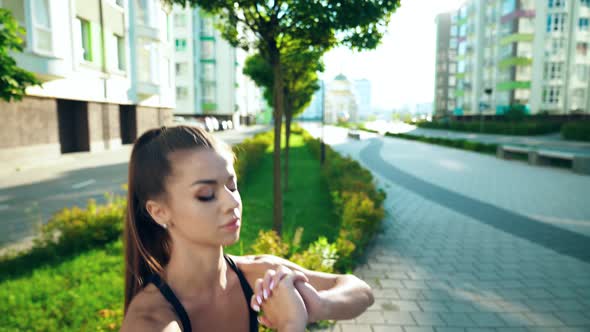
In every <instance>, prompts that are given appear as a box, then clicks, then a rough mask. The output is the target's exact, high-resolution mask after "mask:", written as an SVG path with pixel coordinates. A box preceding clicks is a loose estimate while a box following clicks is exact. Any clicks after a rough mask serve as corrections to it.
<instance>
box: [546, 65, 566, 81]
mask: <svg viewBox="0 0 590 332" xmlns="http://www.w3.org/2000/svg"><path fill="white" fill-rule="evenodd" d="M562 67H563V63H561V62H549V63H546V64H545V72H544V75H545V76H544V77H545V79H546V80H555V79H561V72H562Z"/></svg>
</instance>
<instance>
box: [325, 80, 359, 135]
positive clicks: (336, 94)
mask: <svg viewBox="0 0 590 332" xmlns="http://www.w3.org/2000/svg"><path fill="white" fill-rule="evenodd" d="M325 112H326V113H325V114H324V116H325V118H324V121H325V122H326V123H337V122H338V121H350V122H357V121H358V104H357V99H356V94H355V91H354V86H353V85H352V83H351V82H350V81H349V80H348V79H347V78H346V76H344V75H343V74H339V75H338V76H336V77H335V78H334V81H332V82H331V83H330V84H329V85H328V86H327V89H326V100H325Z"/></svg>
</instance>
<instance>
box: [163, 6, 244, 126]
mask: <svg viewBox="0 0 590 332" xmlns="http://www.w3.org/2000/svg"><path fill="white" fill-rule="evenodd" d="M173 13H174V46H175V52H174V56H175V59H174V61H175V64H174V65H175V72H176V109H175V111H174V113H176V114H211V115H227V116H232V115H233V114H234V113H235V112H236V104H237V103H236V85H237V77H236V66H237V58H236V50H235V48H234V47H232V46H231V45H230V44H229V43H228V42H227V41H225V40H224V39H223V38H222V37H221V34H220V32H219V31H217V30H216V29H215V28H214V26H213V25H214V21H215V17H214V16H212V15H210V14H207V13H205V12H203V11H202V10H201V9H199V8H194V9H193V8H191V7H186V8H182V7H180V6H178V5H175V6H174V9H173Z"/></svg>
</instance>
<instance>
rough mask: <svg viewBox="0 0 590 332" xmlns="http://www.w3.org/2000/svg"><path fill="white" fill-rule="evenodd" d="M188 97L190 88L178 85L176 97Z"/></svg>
mask: <svg viewBox="0 0 590 332" xmlns="http://www.w3.org/2000/svg"><path fill="white" fill-rule="evenodd" d="M187 97H188V88H187V87H186V86H177V87H176V99H186V98H187Z"/></svg>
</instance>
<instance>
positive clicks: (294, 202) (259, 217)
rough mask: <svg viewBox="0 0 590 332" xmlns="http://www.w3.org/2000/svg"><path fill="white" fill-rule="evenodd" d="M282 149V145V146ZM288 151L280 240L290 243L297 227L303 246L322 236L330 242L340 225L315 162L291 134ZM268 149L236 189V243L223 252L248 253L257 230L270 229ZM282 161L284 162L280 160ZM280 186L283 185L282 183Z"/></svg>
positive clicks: (304, 147)
mask: <svg viewBox="0 0 590 332" xmlns="http://www.w3.org/2000/svg"><path fill="white" fill-rule="evenodd" d="M282 145H283V147H284V142H283V144H282ZM290 145H291V148H290V149H289V188H288V189H289V190H288V191H287V192H286V193H284V196H283V201H284V205H283V207H284V208H283V235H284V236H283V238H284V239H286V240H290V239H291V237H292V235H293V233H294V232H295V230H296V229H297V227H303V228H304V231H303V236H302V239H301V243H302V245H303V246H305V245H307V244H309V243H311V242H313V241H315V240H316V239H317V238H318V236H320V235H321V236H325V237H326V238H328V240H330V241H333V240H334V239H335V238H336V236H337V235H338V230H339V226H340V221H339V219H338V217H337V216H336V214H335V213H334V209H333V205H332V199H331V197H330V193H329V192H328V190H327V186H326V185H325V183H322V180H321V178H320V164H319V161H318V160H317V159H316V158H314V157H313V155H312V154H311V153H310V152H309V150H308V149H307V147H306V146H305V144H304V142H303V137H302V136H301V135H295V134H291V140H290ZM272 151H273V149H272V147H271V148H270V149H269V150H268V151H267V153H266V154H265V155H264V157H263V160H262V162H261V163H260V167H259V168H258V169H256V171H255V173H253V174H252V177H251V178H250V179H251V181H249V182H248V183H247V184H245V185H244V186H242V187H241V188H240V194H241V196H242V201H243V206H244V207H243V212H242V220H243V221H244V222H243V226H242V232H241V235H240V237H241V239H240V242H239V243H237V244H235V245H233V246H231V247H228V248H227V252H229V253H235V254H239V253H240V246H241V247H242V248H243V250H244V253H247V252H248V249H249V248H250V246H251V245H252V244H253V243H254V240H255V239H256V237H257V235H258V231H259V230H260V229H271V228H272V214H273V210H272V209H273V191H272V190H273V189H272V185H273V182H272V174H273V173H272V171H273V160H272ZM282 159H283V160H284V158H282ZM283 185H284V183H283Z"/></svg>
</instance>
